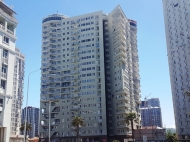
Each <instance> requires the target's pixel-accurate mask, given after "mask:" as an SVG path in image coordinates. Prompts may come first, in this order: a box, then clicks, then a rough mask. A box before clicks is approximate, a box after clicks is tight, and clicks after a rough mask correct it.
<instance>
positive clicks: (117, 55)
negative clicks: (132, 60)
mask: <svg viewBox="0 0 190 142" xmlns="http://www.w3.org/2000/svg"><path fill="white" fill-rule="evenodd" d="M115 57H123V58H126V57H127V54H126V53H125V52H123V51H122V50H121V51H119V52H116V53H115Z"/></svg>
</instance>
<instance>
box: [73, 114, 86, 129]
mask: <svg viewBox="0 0 190 142" xmlns="http://www.w3.org/2000/svg"><path fill="white" fill-rule="evenodd" d="M71 124H72V126H73V127H79V126H84V121H83V120H82V118H81V117H79V116H75V117H74V118H73V120H72V122H71Z"/></svg>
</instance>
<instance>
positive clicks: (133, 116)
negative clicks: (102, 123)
mask: <svg viewBox="0 0 190 142" xmlns="http://www.w3.org/2000/svg"><path fill="white" fill-rule="evenodd" d="M125 122H126V123H127V125H129V124H131V129H132V139H133V140H134V128H133V123H134V122H135V123H139V119H138V118H137V116H136V113H128V114H127V116H126V117H125Z"/></svg>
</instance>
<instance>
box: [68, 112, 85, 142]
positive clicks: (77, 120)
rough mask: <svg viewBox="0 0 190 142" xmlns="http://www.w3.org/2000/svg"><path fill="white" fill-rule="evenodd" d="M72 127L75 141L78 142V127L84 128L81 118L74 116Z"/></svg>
mask: <svg viewBox="0 0 190 142" xmlns="http://www.w3.org/2000/svg"><path fill="white" fill-rule="evenodd" d="M71 124H72V126H73V127H75V128H76V133H77V141H79V127H80V126H84V121H83V119H82V118H81V117H79V116H75V117H74V118H73V120H72V122H71Z"/></svg>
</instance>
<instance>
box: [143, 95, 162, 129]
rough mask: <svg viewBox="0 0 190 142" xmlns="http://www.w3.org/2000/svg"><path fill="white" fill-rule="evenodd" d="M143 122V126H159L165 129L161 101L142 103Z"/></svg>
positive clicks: (150, 100)
mask: <svg viewBox="0 0 190 142" xmlns="http://www.w3.org/2000/svg"><path fill="white" fill-rule="evenodd" d="M140 110H141V121H142V126H143V127H146V126H158V127H163V124H162V111H161V107H160V100H159V99H158V98H152V99H148V100H146V101H141V104H140Z"/></svg>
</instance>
